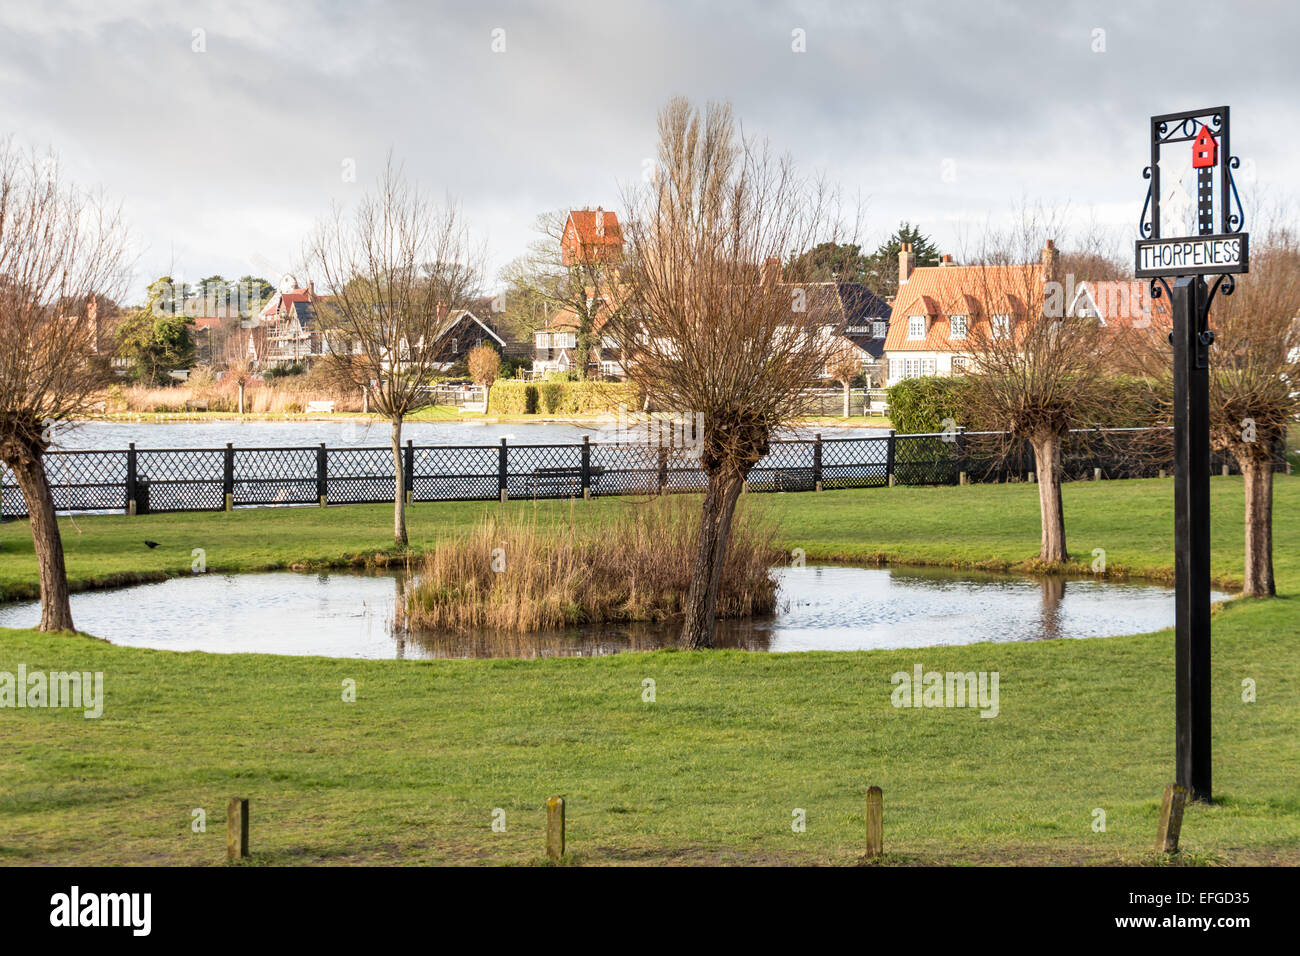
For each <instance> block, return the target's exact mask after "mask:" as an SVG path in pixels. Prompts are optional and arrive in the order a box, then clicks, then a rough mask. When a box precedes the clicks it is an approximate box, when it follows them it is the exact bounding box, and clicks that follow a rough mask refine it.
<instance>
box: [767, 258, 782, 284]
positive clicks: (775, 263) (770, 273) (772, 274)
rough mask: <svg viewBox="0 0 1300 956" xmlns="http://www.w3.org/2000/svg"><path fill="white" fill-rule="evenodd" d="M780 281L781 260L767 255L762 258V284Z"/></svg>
mask: <svg viewBox="0 0 1300 956" xmlns="http://www.w3.org/2000/svg"><path fill="white" fill-rule="evenodd" d="M780 281H781V260H780V259H778V258H777V257H776V256H768V257H767V258H766V259H764V260H763V285H776V284H777V283H778V282H780Z"/></svg>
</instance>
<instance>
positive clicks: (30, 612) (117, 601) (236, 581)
mask: <svg viewBox="0 0 1300 956" xmlns="http://www.w3.org/2000/svg"><path fill="white" fill-rule="evenodd" d="M775 573H776V575H777V577H778V579H779V582H780V607H779V609H778V611H777V613H776V614H775V615H773V616H772V617H769V618H765V619H756V620H750V621H744V622H741V621H724V622H721V623H720V624H719V629H718V645H719V646H722V647H733V648H742V649H746V650H757V651H809V650H836V651H847V650H862V649H871V648H905V647H932V646H937V645H945V644H972V643H976V642H979V641H998V642H1002V641H1037V640H1048V639H1053V638H1083V637H1106V636H1114V635H1118V634H1138V633H1145V632H1149V631H1156V630H1161V629H1163V628H1167V627H1172V626H1173V621H1174V595H1173V591H1172V590H1170V589H1168V588H1164V587H1159V586H1154V585H1146V584H1141V585H1139V584H1121V583H1110V582H1100V581H1092V580H1076V579H1071V580H1066V579H1062V578H1029V577H1023V576H1013V575H992V574H969V573H966V574H963V573H955V572H951V571H947V570H941V569H916V568H857V567H843V566H820V567H807V568H778V569H776V570H775ZM405 587H406V578H405V576H404V575H402V574H399V573H391V574H361V573H355V572H328V573H315V574H303V573H294V572H275V573H268V574H238V575H222V574H215V573H213V574H204V575H195V576H193V577H187V578H175V579H172V580H169V581H165V582H162V583H158V584H147V585H140V586H137V587H131V588H122V589H118V590H113V591H97V592H85V593H81V594H74V595H73V596H72V614H73V618H74V620H75V621H76V622H77V626H78V627H79V628H81V629H82V630H84V631H87V632H89V633H91V634H95V635H98V636H100V637H104V638H107V639H108V640H111V641H113V642H114V643H117V644H125V645H130V646H135V647H153V648H162V649H166V650H177V651H192V650H202V651H212V652H217V653H241V652H253V653H258V652H261V653H274V654H292V655H321V656H326V657H366V658H393V657H399V658H400V657H406V658H429V657H545V656H579V655H580V656H590V655H599V654H609V653H615V652H617V651H621V650H651V649H655V648H659V647H668V646H672V645H673V644H674V643H675V640H676V637H677V632H678V629H679V628H678V627H677V626H669V625H654V624H637V625H630V626H629V625H622V626H605V627H586V628H577V629H573V630H569V631H561V632H553V633H543V634H528V635H516V634H497V633H470V634H440V633H427V632H412V631H408V630H407V629H406V628H405V627H404V626H403V620H402V619H403V615H402V614H401V613H399V610H398V608H399V603H398V602H399V598H400V596H401V595H402V594H403V593H404V588H405ZM1224 597H1225V595H1222V594H1218V593H1216V594H1215V595H1214V600H1222V599H1223V598H1224ZM39 619H40V609H39V606H38V605H37V604H35V603H28V604H10V605H0V627H32V626H35V624H36V623H37V622H38V621H39Z"/></svg>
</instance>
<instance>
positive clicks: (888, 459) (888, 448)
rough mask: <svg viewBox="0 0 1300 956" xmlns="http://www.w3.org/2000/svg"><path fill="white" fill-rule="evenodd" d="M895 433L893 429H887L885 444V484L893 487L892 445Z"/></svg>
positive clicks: (894, 441) (894, 440) (894, 443)
mask: <svg viewBox="0 0 1300 956" xmlns="http://www.w3.org/2000/svg"><path fill="white" fill-rule="evenodd" d="M896 437H897V436H896V433H895V432H894V429H892V428H891V429H890V430H889V438H888V439H887V443H886V445H885V484H887V485H889V487H891V488H892V487H894V451H895V449H894V446H895V445H896V444H897V442H896Z"/></svg>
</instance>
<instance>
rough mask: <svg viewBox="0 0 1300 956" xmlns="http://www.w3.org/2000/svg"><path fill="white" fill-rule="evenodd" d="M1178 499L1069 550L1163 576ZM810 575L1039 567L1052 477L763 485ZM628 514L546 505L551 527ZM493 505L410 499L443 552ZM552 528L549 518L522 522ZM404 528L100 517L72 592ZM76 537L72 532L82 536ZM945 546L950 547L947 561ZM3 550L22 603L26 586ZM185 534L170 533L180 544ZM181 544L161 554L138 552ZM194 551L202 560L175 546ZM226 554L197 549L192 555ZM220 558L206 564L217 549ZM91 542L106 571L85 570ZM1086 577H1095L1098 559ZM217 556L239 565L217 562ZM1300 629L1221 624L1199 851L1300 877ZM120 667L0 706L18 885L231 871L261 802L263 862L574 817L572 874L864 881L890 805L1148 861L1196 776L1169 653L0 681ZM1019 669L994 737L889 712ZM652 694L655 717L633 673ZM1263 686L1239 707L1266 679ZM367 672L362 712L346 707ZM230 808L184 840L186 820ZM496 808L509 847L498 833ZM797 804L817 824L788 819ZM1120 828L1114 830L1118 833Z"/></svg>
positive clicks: (74, 559) (1137, 650) (1041, 844)
mask: <svg viewBox="0 0 1300 956" xmlns="http://www.w3.org/2000/svg"><path fill="white" fill-rule="evenodd" d="M1171 484H1172V483H1170V482H1168V481H1166V482H1158V481H1151V482H1111V483H1106V482H1103V483H1097V484H1093V483H1088V484H1078V485H1070V486H1067V488H1066V507H1067V526H1068V528H1069V529H1070V534H1071V542H1072V547H1073V548H1074V549H1075V551H1076V552H1081V551H1083V549H1084V548H1085V546H1087V545H1090V544H1092V543H1093V542H1094V541H1096V542H1097V543H1096V544H1095V545H1093V546H1097V547H1105V548H1106V550H1107V556H1108V560H1109V561H1110V562H1113V563H1120V564H1123V565H1128V566H1131V567H1134V568H1145V569H1148V570H1152V569H1159V568H1161V567H1163V566H1165V565H1167V564H1168V563H1169V550H1170V538H1171V536H1172V528H1171V525H1172V521H1171V520H1170V518H1169V509H1170V507H1171V505H1172V500H1171V499H1172V489H1171ZM1212 486H1213V506H1214V511H1215V516H1214V521H1215V524H1214V567H1215V572H1216V574H1219V575H1220V576H1231V575H1233V574H1239V573H1240V567H1241V561H1240V555H1239V553H1238V551H1239V548H1240V541H1241V537H1240V535H1241V531H1240V520H1241V519H1240V515H1241V510H1240V509H1241V503H1240V492H1241V488H1240V482H1239V481H1238V480H1236V479H1226V480H1225V479H1216V480H1215V481H1214V482H1212ZM1298 488H1300V486H1298V485H1297V483H1296V482H1295V480H1294V479H1291V478H1283V479H1280V480H1279V483H1278V494H1277V527H1276V533H1277V537H1278V541H1279V543H1280V544H1279V548H1278V554H1277V564H1278V578H1279V585H1280V588H1281V590H1282V591H1283V592H1284V593H1285V594H1294V593H1295V588H1296V585H1297V584H1298V583H1300V568H1298V567H1297V560H1296V555H1295V553H1294V549H1290V548H1288V547H1287V546H1286V544H1285V542H1287V541H1289V540H1294V536H1295V530H1296V528H1295V522H1296V518H1295V515H1296V513H1297V510H1296V507H1295V505H1296V501H1295V498H1296V496H1297V490H1298ZM749 500H750V501H751V502H753V503H756V504H757V505H758V506H759V507H761V508H765V509H769V510H771V511H772V513H773V514H774V515H775V516H776V517H777V518H778V519H779V520H780V522H781V525H782V528H783V529H784V530H783V538H784V539H785V541H786V543H787V544H789V546H790V547H792V548H793V547H804V548H805V549H806V550H807V552H808V555H809V557H810V558H812V559H816V558H818V557H829V556H836V557H845V558H848V557H859V558H862V557H869V556H878V555H884V556H887V557H889V558H890V559H891V560H901V559H903V558H908V559H910V560H916V561H933V562H934V563H949V564H959V565H965V564H977V563H980V562H981V561H987V560H989V559H992V560H997V561H1006V562H1008V563H1014V562H1016V561H1019V560H1021V559H1023V558H1024V557H1025V555H1026V553H1032V552H1033V550H1035V548H1036V541H1037V514H1036V504H1037V501H1036V494H1035V489H1033V488H1032V487H1031V486H1023V487H1022V486H1016V485H1010V486H1007V485H1004V486H989V487H978V486H977V487H969V488H940V489H911V488H893V489H878V490H871V491H858V492H835V493H830V492H827V493H824V494H821V495H815V494H802V495H795V494H788V495H779V496H769V495H755V496H753V498H752V499H749ZM633 506H635V503H634V502H633V501H631V500H621V501H619V500H604V501H598V502H594V503H577V504H571V503H568V502H553V503H546V504H543V505H539V506H537V507H538V508H539V509H542V511H543V513H544V514H547V515H550V516H552V517H554V518H555V519H556V520H561V519H562V520H570V518H571V516H577V519H579V520H580V518H581V515H582V514H584V513H585V512H584V509H587V508H607V507H633ZM485 507H486V506H484V505H483V504H481V503H478V504H439V505H417V506H416V507H415V508H413V509H412V535H413V541H414V542H415V543H416V544H417V545H419V546H430V545H432V544H433V543H435V542H436V540H437V538H438V536H439V535H443V534H447V533H450V532H452V531H454V530H455V529H456V528H458V527H464V526H467V525H468V524H470V523H472V522H473V521H474V520H477V517H478V515H480V514H481V513H482V511H483V509H484V508H485ZM511 507H512V508H515V509H517V510H519V511H521V512H524V513H526V512H528V511H530V510H531V509H532V508H533V505H531V504H528V503H519V504H516V505H512V506H511ZM390 516H391V512H390V511H388V510H386V509H385V508H383V507H382V506H380V507H356V508H331V509H326V510H321V509H302V510H288V509H285V510H274V511H272V510H264V511H257V512H252V511H250V512H243V513H238V512H237V513H235V514H231V515H226V514H211V515H176V516H144V517H139V518H134V519H128V518H117V517H94V518H90V517H87V518H79V519H77V523H78V524H79V525H80V526H81V529H82V530H81V535H80V536H79V537H78V538H77V540H76V541H75V542H73V541H69V545H68V550H69V565H70V569H72V571H73V573H74V575H78V574H80V575H83V577H82V580H83V582H84V581H85V580H86V578H85V577H84V576H85V575H87V574H88V573H92V572H91V569H93V568H96V567H98V568H100V569H101V570H100V572H99V573H100V574H113V573H124V572H135V571H138V570H140V569H144V570H146V571H150V572H153V573H166V572H185V573H188V570H189V563H190V560H191V558H190V548H192V547H205V549H206V550H207V552H208V561H209V566H210V567H211V568H220V569H229V570H235V569H239V568H253V567H267V566H272V565H273V564H274V563H276V562H279V563H281V564H284V565H287V564H292V563H295V562H296V561H301V560H314V559H320V560H326V559H327V558H329V557H330V555H331V554H332V555H338V554H339V553H342V552H347V553H356V554H364V553H376V551H377V549H379V548H381V547H382V541H383V537H384V530H383V529H384V527H385V526H386V519H387V518H388V517H390ZM69 524H70V522H65V523H64V532H65V536H67V537H70V535H69V527H68V525H69ZM936 533H940V534H947V535H948V537H946V538H945V537H942V536H941V537H939V538H938V539H937V540H931V537H932V536H933V535H935V534H936ZM25 535H26V528H25V526H23V525H19V524H9V525H5V526H3V527H0V581H3V582H4V583H5V584H6V585H7V586H9V587H11V588H12V587H14V586H16V585H17V584H21V583H22V582H24V581H26V582H28V583H29V584H30V582H31V579H32V577H33V575H34V562H33V560H32V557H31V554H30V543H27V545H26V549H27V550H26V553H25V554H24V553H23V550H22V549H23V543H24V541H27V540H28V539H26V538H25ZM164 535H166V537H164ZM145 537H149V538H151V539H153V540H158V541H160V542H162V544H160V547H159V548H157V549H156V550H154V551H150V550H149V549H147V548H145V547H144V545H143V544H142V543H137V542H142V540H143V539H144V538H145ZM185 538H189V539H191V540H183V539H185ZM200 539H202V540H200ZM205 542H207V543H206V544H205ZM79 549H81V550H80V551H79ZM1089 559H1090V555H1089ZM223 562H224V564H223ZM1297 640H1300V607H1297V605H1296V599H1295V598H1294V597H1284V598H1282V599H1279V600H1276V601H1239V602H1234V603H1233V604H1232V605H1230V606H1226V607H1222V608H1220V609H1218V610H1217V612H1216V614H1215V618H1214V655H1215V660H1214V667H1215V670H1214V681H1215V684H1214V695H1215V696H1214V722H1215V790H1216V795H1217V796H1218V797H1219V802H1218V803H1216V805H1214V806H1211V807H1203V806H1194V807H1192V808H1190V809H1189V811H1188V817H1187V819H1186V821H1185V823H1184V833H1183V845H1184V848H1185V850H1186V853H1185V854H1184V859H1185V860H1188V861H1191V862H1211V863H1213V862H1241V863H1291V864H1295V863H1298V862H1300V795H1297V792H1296V788H1295V785H1294V782H1295V780H1296V779H1298V778H1300V694H1297V690H1298V689H1300V655H1297V654H1296V651H1295V649H1296V647H1297ZM20 662H21V663H25V664H26V666H27V668H28V670H29V671H35V670H38V669H39V670H66V669H73V668H75V669H77V670H91V671H96V670H99V671H103V672H104V675H105V689H106V697H107V702H106V706H105V713H104V716H103V717H102V718H100V719H99V720H85V719H84V718H83V717H82V716H81V713H80V712H79V711H67V710H48V709H46V710H26V709H25V710H14V709H0V733H3V735H4V739H5V741H6V743H7V744H8V746H6V747H5V748H4V749H3V750H2V751H0V773H3V783H2V784H0V862H6V863H46V862H60V863H123V862H130V863H149V862H159V863H167V862H177V863H212V862H219V861H220V860H221V859H222V858H223V857H224V847H223V839H224V838H223V833H222V831H223V829H224V807H225V803H226V801H227V799H228V798H229V797H231V796H235V795H239V796H247V797H250V798H251V799H252V801H253V803H252V806H253V811H252V818H253V838H252V845H253V851H254V861H255V862H264V863H300V862H301V863H331V862H340V863H363V862H372V863H396V862H400V863H428V862H488V863H531V862H539V861H540V859H541V855H542V848H543V836H542V830H543V806H542V805H543V801H544V800H545V798H546V797H547V796H549V795H550V794H552V793H562V794H564V795H565V796H566V798H567V801H568V819H569V840H570V848H571V852H572V854H573V859H574V861H575V862H589V863H642V862H668V863H672V862H681V863H694V862H720V863H728V862H795V863H798V862H826V863H851V862H853V861H855V860H856V858H857V856H858V854H859V853H860V851H861V842H862V836H863V824H862V800H863V796H864V793H865V789H866V787H867V786H868V785H869V784H872V783H876V784H879V785H881V786H882V787H883V788H884V791H885V827H886V845H887V849H888V850H889V852H890V856H889V857H888V858H887V861H886V862H894V863H911V862H947V863H967V862H968V863H984V862H1002V863H1013V862H1056V863H1071V862H1086V863H1117V862H1120V863H1141V862H1151V861H1152V859H1153V857H1152V855H1151V853H1150V846H1151V844H1152V842H1153V840H1154V833H1155V822H1156V812H1157V806H1158V799H1159V795H1160V791H1161V789H1162V787H1163V785H1164V784H1165V783H1167V782H1168V780H1169V778H1170V777H1171V775H1172V768H1173V711H1172V706H1173V700H1172V686H1173V674H1172V667H1173V648H1172V636H1171V635H1170V634H1169V633H1168V632H1165V633H1162V634H1159V635H1151V636H1133V637H1120V638H1110V639H1096V640H1087V641H1073V640H1060V641H1054V642H1047V643H1041V644H1023V643H1008V644H979V645H971V646H966V647H947V648H929V649H923V650H906V651H873V652H856V653H809V654H789V655H784V654H757V653H748V654H747V653H743V652H713V653H708V654H689V653H674V652H657V653H650V654H622V655H616V656H613V657H608V658H599V659H585V660H583V659H579V660H572V659H564V660H542V661H435V662H421V661H348V660H330V659H320V658H287V657H273V656H269V655H235V656H217V655H207V654H199V653H185V654H179V653H170V652H162V651H151V650H143V649H134V648H126V647H117V646H113V645H109V644H106V643H103V642H99V641H96V640H93V639H90V638H84V637H76V638H72V637H67V636H51V635H40V634H37V633H34V632H29V631H5V632H2V634H0V670H7V671H11V672H12V671H15V670H16V668H17V665H18V663H20ZM917 663H920V664H922V665H923V666H924V668H925V669H926V670H940V671H946V670H960V671H981V670H988V671H992V670H996V671H998V672H999V674H1000V679H1001V683H1000V695H1001V700H1000V707H1001V713H1000V715H999V716H998V717H997V718H996V719H993V720H987V719H982V718H980V717H979V713H978V711H977V710H973V709H896V708H894V707H892V706H891V704H890V691H891V689H892V687H891V685H890V680H889V678H890V675H891V674H893V673H894V672H895V671H900V670H901V671H910V670H911V669H912V667H913V666H914V665H915V664H917ZM647 677H649V678H653V679H654V680H655V682H656V696H657V700H656V702H655V703H652V704H651V703H645V702H643V701H642V681H643V680H644V679H645V678H647ZM1246 678H1250V679H1252V680H1254V681H1255V683H1256V686H1257V689H1258V700H1257V701H1256V702H1254V703H1244V702H1243V701H1242V686H1241V684H1242V681H1243V680H1244V679H1246ZM345 679H352V680H355V681H356V682H357V689H358V700H357V702H356V703H354V704H348V703H344V702H343V701H342V699H341V693H342V682H343V681H344V680H345ZM197 808H202V809H205V810H206V812H207V832H206V833H193V832H192V831H191V828H190V824H191V811H192V810H194V809H197ZM494 808H501V809H503V810H504V811H505V814H506V830H505V832H504V833H498V832H494V831H493V830H492V827H491V823H492V812H493V810H494ZM797 808H798V809H803V810H804V811H805V812H806V816H807V829H806V832H803V833H795V832H793V831H792V829H791V821H792V813H793V811H794V810H795V809H797ZM1097 809H1101V810H1103V811H1104V812H1105V814H1106V830H1105V831H1104V832H1094V830H1093V822H1094V819H1096V817H1095V815H1094V810H1097Z"/></svg>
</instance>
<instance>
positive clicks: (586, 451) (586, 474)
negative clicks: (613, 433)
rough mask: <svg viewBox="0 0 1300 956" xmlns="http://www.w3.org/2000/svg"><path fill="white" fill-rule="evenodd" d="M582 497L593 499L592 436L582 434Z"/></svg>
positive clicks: (588, 499)
mask: <svg viewBox="0 0 1300 956" xmlns="http://www.w3.org/2000/svg"><path fill="white" fill-rule="evenodd" d="M582 497H583V499H584V500H587V501H590V500H591V438H590V437H589V436H587V435H583V436H582Z"/></svg>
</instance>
